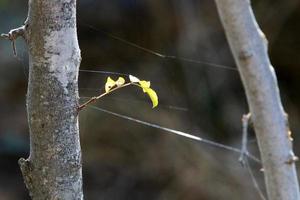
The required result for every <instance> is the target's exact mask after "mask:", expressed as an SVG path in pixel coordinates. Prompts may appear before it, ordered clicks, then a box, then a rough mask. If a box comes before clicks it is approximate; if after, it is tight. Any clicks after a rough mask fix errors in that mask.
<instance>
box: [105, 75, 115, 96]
mask: <svg viewBox="0 0 300 200" xmlns="http://www.w3.org/2000/svg"><path fill="white" fill-rule="evenodd" d="M115 85H116V81H114V80H113V79H111V78H110V77H107V80H106V83H105V92H106V93H107V92H109V90H110V89H111V88H112V87H114V86H115Z"/></svg>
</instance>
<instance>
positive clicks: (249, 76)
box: [215, 0, 300, 200]
mask: <svg viewBox="0 0 300 200" xmlns="http://www.w3.org/2000/svg"><path fill="white" fill-rule="evenodd" d="M215 2H216V5H217V8H218V12H219V15H220V18H221V21H222V24H223V26H224V29H225V32H226V36H227V39H228V42H229V44H230V48H231V51H232V53H233V56H234V59H235V62H236V64H237V66H238V69H239V72H240V75H241V79H242V82H243V85H244V88H245V91H246V96H247V100H248V104H249V107H250V112H251V118H252V120H253V123H254V129H255V132H256V137H257V139H258V144H259V148H260V153H261V158H262V164H263V168H264V175H265V182H266V187H267V193H268V198H269V199H270V200H297V199H300V196H299V185H298V180H297V173H296V168H295V163H294V161H295V160H296V157H295V156H294V154H293V150H292V142H291V138H290V135H289V127H288V122H287V117H286V114H285V112H284V110H283V107H282V104H281V100H280V95H279V89H278V85H277V79H276V75H275V72H274V69H273V67H272V65H271V63H270V60H269V58H268V53H267V40H266V38H265V36H264V34H263V33H262V32H261V30H260V29H259V27H258V25H257V22H256V20H255V17H254V14H253V11H252V9H251V5H250V2H249V1H248V0H239V1H236V0H215Z"/></svg>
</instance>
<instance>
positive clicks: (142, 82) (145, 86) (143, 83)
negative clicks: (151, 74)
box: [139, 81, 150, 92]
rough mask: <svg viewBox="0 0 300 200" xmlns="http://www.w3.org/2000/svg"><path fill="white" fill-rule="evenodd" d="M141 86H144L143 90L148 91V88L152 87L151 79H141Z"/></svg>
mask: <svg viewBox="0 0 300 200" xmlns="http://www.w3.org/2000/svg"><path fill="white" fill-rule="evenodd" d="M139 84H140V86H141V88H143V92H146V89H148V88H150V81H139Z"/></svg>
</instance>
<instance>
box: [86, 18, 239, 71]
mask: <svg viewBox="0 0 300 200" xmlns="http://www.w3.org/2000/svg"><path fill="white" fill-rule="evenodd" d="M81 25H82V26H85V27H88V28H90V29H92V30H94V31H97V32H99V33H102V34H103V35H105V36H107V37H109V38H112V39H114V40H117V41H119V42H122V43H124V44H126V45H128V46H131V47H134V48H136V49H139V50H141V51H143V52H146V53H148V54H151V55H154V56H156V57H159V58H162V59H169V60H177V61H181V62H187V63H193V64H202V65H207V66H210V67H214V68H220V69H226V70H232V71H238V70H237V69H236V68H235V67H230V66H226V65H222V64H216V63H212V62H207V61H201V60H196V59H190V58H185V57H178V56H174V55H165V54H162V53H158V52H157V51H154V50H151V49H148V48H145V47H142V46H140V45H138V44H136V43H133V42H130V41H128V40H125V39H123V38H121V37H119V36H116V35H114V34H112V33H109V32H106V31H103V30H100V29H98V28H95V27H94V26H92V25H90V24H88V23H85V22H84V23H81Z"/></svg>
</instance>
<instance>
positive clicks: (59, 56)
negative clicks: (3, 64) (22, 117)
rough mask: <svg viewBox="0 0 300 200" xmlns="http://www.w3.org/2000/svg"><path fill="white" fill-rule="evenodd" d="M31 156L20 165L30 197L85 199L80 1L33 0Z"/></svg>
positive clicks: (29, 33) (27, 31)
mask: <svg viewBox="0 0 300 200" xmlns="http://www.w3.org/2000/svg"><path fill="white" fill-rule="evenodd" d="M23 36H24V38H25V39H26V41H27V44H28V49H29V66H30V69H29V82H28V92H27V112H28V123H29V129H30V156H29V158H28V159H26V160H25V159H23V158H21V159H20V160H19V164H20V167H21V171H22V173H23V177H24V181H25V184H26V186H27V188H28V190H29V193H30V196H31V198H32V199H35V200H42V199H47V200H49V199H50V200H51V199H53V200H54V199H55V200H58V199H64V200H72V199H83V193H82V172H81V149H80V142H79V128H78V117H77V116H78V113H77V107H78V85H77V79H78V70H79V64H80V60H81V57H80V49H79V46H78V41H77V30H76V0H47V1H44V0H29V13H28V18H27V20H26V23H25V26H24V34H23Z"/></svg>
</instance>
